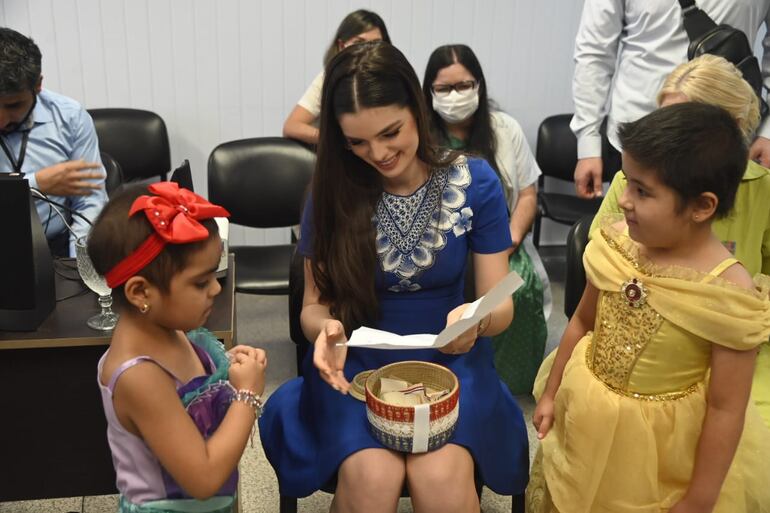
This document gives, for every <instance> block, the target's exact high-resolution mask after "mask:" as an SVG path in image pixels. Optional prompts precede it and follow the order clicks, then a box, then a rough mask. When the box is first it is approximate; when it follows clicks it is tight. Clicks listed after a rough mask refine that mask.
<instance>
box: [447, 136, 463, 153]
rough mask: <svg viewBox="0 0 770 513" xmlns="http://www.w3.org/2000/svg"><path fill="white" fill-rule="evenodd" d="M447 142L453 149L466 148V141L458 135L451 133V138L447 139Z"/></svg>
mask: <svg viewBox="0 0 770 513" xmlns="http://www.w3.org/2000/svg"><path fill="white" fill-rule="evenodd" d="M447 144H448V145H449V147H450V148H451V149H453V150H464V149H465V141H463V140H462V139H458V138H457V137H455V136H453V135H450V136H449V140H448V141H447Z"/></svg>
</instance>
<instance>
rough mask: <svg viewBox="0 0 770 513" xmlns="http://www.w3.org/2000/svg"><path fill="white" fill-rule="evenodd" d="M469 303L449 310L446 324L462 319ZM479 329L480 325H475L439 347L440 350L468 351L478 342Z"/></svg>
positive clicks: (446, 351) (451, 352)
mask: <svg viewBox="0 0 770 513" xmlns="http://www.w3.org/2000/svg"><path fill="white" fill-rule="evenodd" d="M469 305H470V303H463V304H462V305H460V306H458V307H457V308H454V309H453V310H452V311H451V312H449V313H448V314H447V316H446V325H447V326H449V325H451V324H454V323H456V322H457V321H458V320H460V317H462V315H463V312H465V309H466V308H468V306H469ZM478 331H479V327H478V325H475V326H473V327H472V328H469V329H468V330H466V331H465V332H463V333H462V334H461V335H460V336H458V337H457V338H456V339H454V340H452V341H451V342H449V343H448V344H447V345H445V346H444V347H439V348H438V350H439V351H441V352H442V353H446V354H463V353H467V352H468V351H470V350H471V349H472V348H473V345H474V344H475V343H476V338H477V336H478Z"/></svg>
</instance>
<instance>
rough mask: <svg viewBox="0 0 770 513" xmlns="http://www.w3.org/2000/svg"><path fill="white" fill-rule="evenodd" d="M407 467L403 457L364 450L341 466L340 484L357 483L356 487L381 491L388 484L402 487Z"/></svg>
mask: <svg viewBox="0 0 770 513" xmlns="http://www.w3.org/2000/svg"><path fill="white" fill-rule="evenodd" d="M405 477H406V466H405V462H404V459H403V457H402V456H401V455H399V454H396V453H394V452H391V451H388V450H385V449H364V450H362V451H358V452H356V453H355V454H352V455H350V456H349V457H348V458H347V459H345V461H344V462H343V463H342V465H341V466H340V470H339V473H338V479H339V481H340V482H342V481H348V482H355V484H356V487H367V486H370V487H372V489H375V490H381V489H382V487H383V486H386V483H388V484H390V485H391V486H393V487H399V488H400V487H401V486H402V485H403V482H404V479H405Z"/></svg>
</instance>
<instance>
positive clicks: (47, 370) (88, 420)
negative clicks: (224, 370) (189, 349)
mask: <svg viewBox="0 0 770 513" xmlns="http://www.w3.org/2000/svg"><path fill="white" fill-rule="evenodd" d="M228 266H229V270H228V273H227V276H226V277H224V278H222V279H221V281H222V292H221V293H220V294H219V295H218V296H217V298H216V299H215V301H214V308H213V309H212V311H211V314H210V315H209V319H208V321H207V322H206V325H205V327H206V328H208V329H209V330H210V331H211V332H213V333H214V335H215V336H217V337H218V338H219V339H220V340H223V342H224V343H225V345H226V346H228V347H231V346H232V345H233V342H234V339H235V266H234V257H233V255H229V258H228ZM79 287H80V285H78V284H77V283H76V282H73V281H68V280H66V279H64V278H62V277H61V276H59V275H57V277H56V297H57V298H60V297H64V296H68V295H70V294H72V293H75V292H77V291H78V289H79ZM98 311H99V306H98V304H97V301H96V295H95V294H93V293H91V292H90V291H89V292H87V293H85V294H82V295H79V296H75V297H73V298H70V299H66V300H63V301H60V302H58V303H57V304H56V308H55V309H54V311H53V312H52V313H51V315H49V316H48V318H47V319H46V320H45V321H44V322H43V324H42V325H41V326H40V327H39V328H38V330H37V331H33V332H9V331H0V380H2V381H0V385H2V387H3V390H2V392H0V460H2V463H1V464H0V502H3V501H17V500H27V499H47V498H54V497H80V496H84V495H105V494H113V493H117V490H116V488H115V472H114V470H113V467H112V458H111V456H110V449H109V446H108V445H107V422H106V421H105V419H104V410H103V409H102V404H101V394H100V393H99V388H98V386H97V384H96V365H97V363H98V361H99V358H101V356H102V354H104V351H105V350H106V349H107V348H106V345H107V344H108V343H109V340H110V334H109V332H107V333H103V332H98V331H95V330H92V329H91V328H89V327H88V326H86V320H87V319H88V318H89V317H91V316H92V315H94V314H95V313H98Z"/></svg>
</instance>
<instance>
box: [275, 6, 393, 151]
mask: <svg viewBox="0 0 770 513" xmlns="http://www.w3.org/2000/svg"><path fill="white" fill-rule="evenodd" d="M380 40H382V41H387V42H388V43H390V36H389V35H388V29H387V28H386V27H385V22H384V21H382V18H380V16H379V15H378V14H377V13H374V12H372V11H367V10H366V9H359V10H357V11H353V12H351V13H350V14H348V15H347V16H345V19H343V20H342V23H340V26H339V27H338V28H337V32H336V33H335V34H334V38H333V39H332V42H331V43H330V44H329V48H328V49H327V50H326V54H324V61H323V64H324V67H326V65H328V64H329V61H331V60H332V59H333V58H334V56H335V55H337V54H338V53H339V52H340V51H342V50H343V49H344V48H347V47H348V46H350V45H354V44H356V43H362V42H364V41H380ZM323 83H324V70H321V71H320V72H319V73H318V75H316V77H315V78H314V79H313V82H311V83H310V87H308V88H307V91H305V94H304V95H302V98H300V99H299V102H297V105H295V106H294V109H292V111H291V113H289V117H288V118H286V121H285V122H284V124H283V136H284V137H289V138H292V139H297V140H300V141H302V142H305V143H308V144H318V116H319V115H320V113H321V87H322V86H323Z"/></svg>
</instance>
